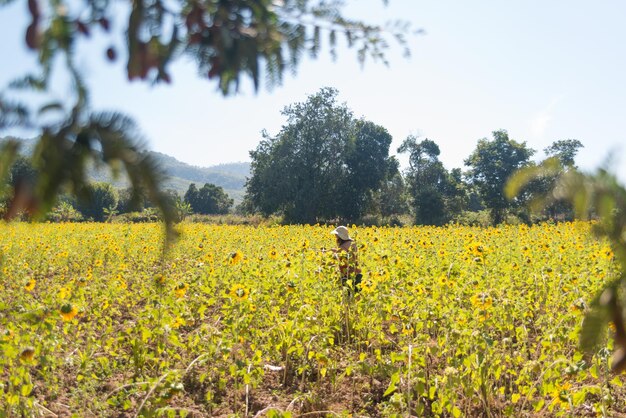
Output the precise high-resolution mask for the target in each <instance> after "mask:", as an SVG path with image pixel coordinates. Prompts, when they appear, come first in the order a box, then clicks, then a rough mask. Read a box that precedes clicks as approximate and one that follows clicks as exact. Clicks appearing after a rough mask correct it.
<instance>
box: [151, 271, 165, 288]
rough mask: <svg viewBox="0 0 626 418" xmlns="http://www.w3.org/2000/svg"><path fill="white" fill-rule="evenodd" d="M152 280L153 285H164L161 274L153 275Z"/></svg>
mask: <svg viewBox="0 0 626 418" xmlns="http://www.w3.org/2000/svg"><path fill="white" fill-rule="evenodd" d="M152 279H153V280H154V284H156V285H157V286H163V285H164V284H165V276H164V275H162V274H161V273H157V274H155V275H154V276H152Z"/></svg>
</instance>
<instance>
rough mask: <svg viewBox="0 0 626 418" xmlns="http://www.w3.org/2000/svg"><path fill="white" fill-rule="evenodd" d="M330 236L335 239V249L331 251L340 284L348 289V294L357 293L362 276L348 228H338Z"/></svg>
mask: <svg viewBox="0 0 626 418" xmlns="http://www.w3.org/2000/svg"><path fill="white" fill-rule="evenodd" d="M331 234H333V235H335V237H336V239H337V247H336V248H332V249H331V251H333V252H334V253H335V258H336V259H337V265H338V268H339V274H340V277H341V284H342V285H343V286H344V287H346V288H348V290H349V291H350V293H352V292H354V291H359V290H360V284H361V279H362V278H363V274H361V269H360V268H359V260H358V257H357V245H356V242H354V239H352V238H350V234H349V233H348V228H346V227H345V226H338V227H337V228H335V229H334V230H333V231H332V232H331Z"/></svg>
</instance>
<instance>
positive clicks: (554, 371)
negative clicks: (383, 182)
mask: <svg viewBox="0 0 626 418" xmlns="http://www.w3.org/2000/svg"><path fill="white" fill-rule="evenodd" d="M179 228H180V230H181V237H180V239H179V240H178V242H177V243H176V244H175V245H174V246H173V247H171V249H170V250H169V251H168V252H167V253H163V250H162V239H163V234H162V228H161V226H159V225H157V224H143V225H128V224H92V223H84V224H28V223H13V224H2V225H0V277H1V283H2V292H1V293H0V416H2V417H21V416H41V417H44V416H51V417H53V416H75V417H138V416H145V417H153V416H165V417H169V416H192V417H205V416H207V417H208V416H211V417H213V416H233V417H266V416H267V417H291V416H293V417H295V416H309V417H314V416H318V417H322V416H331V417H335V416H341V417H343V416H345V417H348V416H355V417H356V416H367V417H370V416H374V417H378V416H398V417H400V416H441V417H460V416H468V417H475V416H485V417H500V416H512V417H519V416H616V415H620V414H625V413H626V396H625V395H626V390H625V389H624V388H623V386H622V385H623V382H624V379H623V377H622V376H620V375H614V374H611V373H610V371H609V367H608V362H609V357H610V353H611V349H612V339H611V338H610V335H607V338H606V339H605V343H604V344H603V345H602V346H601V347H600V348H599V350H598V351H597V352H596V353H595V354H594V355H593V356H591V355H583V354H582V353H581V352H580V351H579V350H578V339H579V333H580V327H581V322H582V318H583V316H584V313H585V311H586V310H587V309H588V304H589V303H590V302H591V299H592V298H593V297H594V295H595V294H596V292H597V291H598V289H600V288H601V286H602V284H603V283H605V282H606V281H607V280H610V279H611V278H613V277H615V276H616V275H618V274H619V272H618V267H617V265H616V264H615V262H614V260H613V253H612V251H611V249H610V246H609V245H608V243H607V242H603V241H601V240H598V239H597V238H595V237H594V236H593V235H592V234H591V231H590V229H591V228H590V224H589V223H583V222H575V223H561V224H545V225H539V226H532V227H528V226H524V225H522V226H501V227H498V228H473V227H463V226H448V227H442V228H435V227H403V228H387V227H368V228H365V227H355V226H352V227H351V228H350V233H351V235H353V236H355V238H356V243H357V246H358V258H359V264H360V267H361V269H362V271H363V279H362V282H361V284H360V285H359V286H358V289H350V288H349V286H350V283H348V288H346V287H344V286H342V285H341V281H340V277H339V273H338V269H337V263H336V260H335V258H334V256H333V253H332V251H327V250H325V249H329V248H330V247H332V246H334V237H333V236H332V235H331V234H330V231H331V230H332V228H331V227H326V226H273V227H269V226H268V227H251V226H250V227H249V226H211V225H202V224H191V223H189V224H181V225H180V226H179Z"/></svg>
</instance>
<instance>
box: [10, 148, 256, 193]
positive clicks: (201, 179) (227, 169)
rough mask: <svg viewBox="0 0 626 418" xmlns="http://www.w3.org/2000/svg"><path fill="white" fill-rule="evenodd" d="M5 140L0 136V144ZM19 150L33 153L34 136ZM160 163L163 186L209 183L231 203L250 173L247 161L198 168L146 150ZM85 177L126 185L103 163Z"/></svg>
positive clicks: (181, 188)
mask: <svg viewBox="0 0 626 418" xmlns="http://www.w3.org/2000/svg"><path fill="white" fill-rule="evenodd" d="M5 139H8V138H4V139H0V143H1V142H2V141H4V140H5ZM21 141H22V146H21V149H20V151H21V153H22V154H24V155H28V154H30V153H32V152H33V150H34V148H35V143H36V141H35V140H34V139H23V140H21ZM148 153H149V154H150V155H151V156H152V157H154V158H155V159H156V160H157V161H158V163H159V164H160V165H161V167H162V168H163V170H164V171H165V172H166V173H167V175H168V176H169V179H168V180H167V181H165V182H164V184H163V188H164V189H173V190H176V191H177V192H178V193H179V194H180V195H181V196H182V195H183V194H184V193H185V191H187V188H188V187H189V185H190V184H191V183H195V184H196V185H197V186H198V187H202V185H204V183H212V184H215V185H216V186H220V187H222V188H223V189H224V190H225V191H226V193H228V194H229V196H230V197H231V198H233V199H234V200H235V203H239V202H241V200H242V199H243V195H244V191H245V183H246V178H247V177H249V176H250V163H249V162H236V163H224V164H219V165H216V166H210V167H198V166H194V165H191V164H187V163H185V162H182V161H179V160H177V159H176V158H174V157H172V156H171V155H167V154H163V153H161V152H157V151H148ZM88 176H89V178H90V179H92V180H93V181H99V182H107V183H112V184H113V185H114V186H115V187H118V188H123V187H127V186H128V181H127V180H126V178H125V176H124V175H123V172H121V173H120V176H119V177H118V178H117V179H115V178H114V177H113V173H112V172H111V170H110V169H109V168H108V167H107V166H102V167H96V166H94V167H91V168H90V169H89V171H88Z"/></svg>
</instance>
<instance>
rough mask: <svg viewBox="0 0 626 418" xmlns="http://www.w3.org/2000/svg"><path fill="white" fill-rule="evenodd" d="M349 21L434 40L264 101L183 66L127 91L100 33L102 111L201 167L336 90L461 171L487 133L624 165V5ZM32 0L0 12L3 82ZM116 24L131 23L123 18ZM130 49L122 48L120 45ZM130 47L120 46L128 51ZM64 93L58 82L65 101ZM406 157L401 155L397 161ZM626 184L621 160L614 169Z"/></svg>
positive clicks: (456, 5)
mask: <svg viewBox="0 0 626 418" xmlns="http://www.w3.org/2000/svg"><path fill="white" fill-rule="evenodd" d="M347 3H348V6H347V8H346V11H345V14H346V15H348V16H350V17H359V18H363V19H365V20H367V21H370V22H373V23H381V22H385V21H387V20H390V19H397V18H402V19H406V20H409V21H411V22H412V24H413V25H414V26H415V27H416V28H422V29H424V30H425V34H423V35H419V36H414V37H410V47H411V51H412V56H411V58H410V59H404V58H402V57H401V55H400V50H399V48H395V49H392V50H391V51H390V52H389V61H390V66H389V67H385V66H384V65H382V64H376V63H373V62H368V63H366V65H365V67H364V68H361V67H360V66H359V65H358V63H357V62H356V59H355V57H356V52H355V51H344V50H340V51H339V59H338V60H337V61H336V62H332V60H331V59H330V57H329V54H328V50H327V49H326V48H324V46H323V48H322V53H321V56H320V58H319V59H317V60H309V59H306V60H304V61H303V62H302V64H301V66H300V67H299V69H298V72H297V74H296V76H295V77H292V76H291V75H290V74H285V79H284V83H283V85H282V86H279V87H277V88H275V89H274V90H272V91H267V90H266V89H265V88H262V89H261V90H260V91H259V92H258V93H257V94H254V93H253V92H252V89H251V88H250V85H249V84H248V83H244V88H243V91H242V93H241V94H239V95H237V96H235V97H228V98H223V97H222V96H221V94H219V93H218V92H217V90H216V87H215V84H214V83H213V82H209V81H207V80H206V79H199V78H198V77H197V76H196V71H195V68H194V66H193V65H192V64H190V63H188V62H180V63H178V64H176V65H175V66H174V67H173V72H172V73H173V80H174V82H173V84H172V85H171V86H156V87H151V86H149V85H146V84H142V83H128V81H127V80H126V76H125V73H124V63H123V62H122V61H118V62H117V63H116V64H113V65H111V64H108V63H107V62H106V60H105V59H104V49H105V48H104V45H106V44H103V43H102V42H101V39H96V40H95V41H94V42H92V43H89V44H86V45H83V46H82V48H81V54H80V56H81V63H82V65H83V67H84V68H85V70H86V74H87V82H88V84H89V86H90V87H91V90H92V102H93V105H94V108H96V109H112V108H118V109H121V110H123V111H124V112H126V113H128V114H130V115H131V116H132V117H134V118H135V120H136V121H137V122H138V123H139V125H140V126H141V128H142V130H143V132H144V133H145V135H146V137H147V138H148V139H149V144H150V146H151V148H152V149H154V150H156V151H160V152H164V153H167V154H170V155H173V156H174V157H176V158H178V159H180V160H182V161H185V162H188V163H191V164H195V165H201V166H208V165H213V164H218V163H224V162H234V161H244V160H248V159H249V156H248V152H249V151H250V150H252V149H254V148H255V147H256V145H257V143H258V141H259V140H260V139H261V135H260V131H261V130H262V129H267V130H268V131H269V132H270V133H271V134H275V133H277V132H278V131H279V130H280V127H281V125H282V124H283V123H284V119H283V117H282V116H281V115H280V110H281V109H282V108H283V107H284V106H285V105H287V104H290V103H293V102H296V101H303V100H305V99H306V97H307V95H308V94H312V93H315V92H316V91H317V90H318V89H319V88H321V87H323V86H332V87H335V88H337V89H338V90H339V99H340V100H341V101H345V102H346V103H347V105H348V106H349V107H350V108H351V109H352V110H353V111H354V113H355V115H356V116H363V117H365V118H366V119H368V120H371V121H373V122H376V123H378V124H380V125H382V126H384V127H386V128H387V129H388V130H389V132H390V133H391V134H392V136H393V138H394V142H393V145H392V153H394V154H395V151H396V149H397V147H398V146H399V145H400V143H401V142H402V141H403V140H404V138H406V136H407V135H409V134H417V135H419V136H423V137H428V138H430V139H432V140H434V141H435V142H437V144H439V147H440V148H441V159H442V161H443V162H444V163H445V165H446V166H447V167H448V168H453V167H463V159H464V158H466V157H467V156H468V155H469V154H470V153H471V152H472V150H473V149H474V147H475V146H476V142H477V140H478V139H480V138H483V137H491V132H492V131H493V130H497V129H506V130H508V131H509V135H510V136H511V137H512V138H514V139H516V140H518V141H526V142H527V143H528V145H529V146H531V147H532V148H534V149H536V150H537V151H538V153H537V157H542V156H543V153H542V152H541V150H542V149H543V148H545V147H546V146H547V145H549V144H550V143H552V142H553V141H555V140H558V139H568V138H576V139H579V140H580V141H581V142H582V143H583V144H584V145H585V148H584V149H583V150H582V151H581V153H580V155H579V156H578V158H577V162H578V164H579V166H580V167H581V168H583V169H592V168H594V167H597V166H598V165H600V164H602V162H603V161H604V160H605V159H606V157H607V156H609V155H612V156H613V157H616V160H617V162H626V133H625V130H624V128H623V126H622V124H623V121H624V120H625V119H626V118H625V116H626V79H625V78H626V43H625V41H626V25H624V24H623V21H624V19H625V18H626V2H623V1H617V0H614V1H594V2H591V1H571V0H552V1H544V0H525V1H521V0H518V1H504V0H498V1H496V0H489V1H487V0H482V1H451V0H437V1H434V0H430V1H423V0H390V2H389V3H390V4H389V6H388V7H387V8H385V7H384V6H383V5H382V1H381V0H358V1H357V0H352V1H347ZM25 11H26V2H19V1H18V2H15V3H14V4H13V5H11V6H10V7H5V8H1V9H0V39H3V40H4V41H3V42H2V44H1V45H0V54H1V55H0V56H3V57H7V56H10V57H11V59H10V60H9V61H5V62H4V63H3V64H2V65H1V66H0V85H5V84H6V82H7V81H8V80H10V79H12V78H14V77H15V76H17V75H19V74H20V73H21V72H22V71H23V70H24V68H28V66H29V65H32V62H33V60H34V57H33V56H32V54H31V53H29V52H27V51H26V48H25V46H24V42H23V33H24V29H25V27H26V25H27V24H28V23H27V20H26V12H25ZM117 23H118V24H121V23H122V22H117ZM119 42H121V41H119ZM120 45H121V43H120ZM64 94H66V92H65V91H64V89H63V88H60V90H58V91H57V95H58V96H61V97H62V96H63V95H64ZM401 161H405V158H401ZM614 169H615V171H617V172H618V174H619V176H620V178H621V179H622V182H624V181H625V180H626V164H615V165H614Z"/></svg>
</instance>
